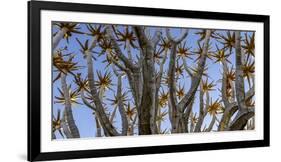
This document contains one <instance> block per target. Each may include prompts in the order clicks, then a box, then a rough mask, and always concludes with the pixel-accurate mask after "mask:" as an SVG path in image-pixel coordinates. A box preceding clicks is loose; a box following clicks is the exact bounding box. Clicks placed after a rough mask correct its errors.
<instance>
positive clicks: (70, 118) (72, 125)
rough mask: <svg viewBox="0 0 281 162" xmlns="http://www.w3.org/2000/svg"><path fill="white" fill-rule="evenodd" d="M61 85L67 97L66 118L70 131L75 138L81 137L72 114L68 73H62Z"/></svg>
mask: <svg viewBox="0 0 281 162" xmlns="http://www.w3.org/2000/svg"><path fill="white" fill-rule="evenodd" d="M61 86H62V90H63V94H64V98H65V119H66V122H67V124H68V127H69V131H70V133H71V135H72V137H73V138H80V134H79V130H78V128H77V126H76V124H75V121H74V118H73V114H72V109H71V102H70V96H69V89H68V88H67V84H66V75H65V74H63V73H61Z"/></svg>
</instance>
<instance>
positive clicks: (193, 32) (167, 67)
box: [52, 22, 255, 139]
mask: <svg viewBox="0 0 281 162" xmlns="http://www.w3.org/2000/svg"><path fill="white" fill-rule="evenodd" d="M52 34H53V36H52V42H53V44H52V48H53V49H52V51H53V54H52V66H53V67H52V69H53V71H52V79H53V81H52V82H53V84H52V88H53V98H52V101H53V105H52V112H53V115H52V116H53V117H52V139H69V138H91V137H92V138H98V137H111V136H141V135H159V134H161V135H167V134H175V133H201V132H220V131H237V130H243V131H249V130H255V31H236V30H224V29H200V28H180V27H162V26H139V25H116V24H97V23H80V22H52ZM159 138H161V137H159Z"/></svg>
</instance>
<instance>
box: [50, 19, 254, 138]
mask: <svg viewBox="0 0 281 162" xmlns="http://www.w3.org/2000/svg"><path fill="white" fill-rule="evenodd" d="M80 27H81V29H80V30H79V31H82V32H88V30H87V28H86V26H85V24H80ZM118 29H119V30H123V29H124V28H123V26H119V27H118ZM162 29H164V28H162ZM57 30H58V29H57V28H56V27H53V33H55V32H56V31H57ZM147 30H148V31H151V34H152V35H153V32H154V27H147ZM162 31H163V33H164V34H163V36H165V30H162ZM198 31H200V29H189V34H188V36H187V38H186V39H185V40H184V41H186V45H187V46H188V47H191V49H190V51H195V50H196V49H197V48H198V45H197V40H198V39H199V38H200V36H199V35H197V34H195V33H196V32H198ZM217 32H218V33H220V34H225V33H226V30H220V31H217ZM171 33H172V35H173V36H174V37H176V36H178V35H179V34H180V33H181V29H180V28H172V29H171ZM248 34H252V32H248ZM241 36H242V39H243V37H244V32H242V33H241ZM76 38H78V39H79V40H80V41H81V42H84V41H85V40H87V39H89V40H91V39H92V38H91V37H90V36H87V35H83V34H75V33H73V34H72V36H71V37H70V39H69V43H67V42H66V40H65V39H62V40H61V41H60V43H59V45H58V47H57V48H63V47H65V46H67V47H68V51H67V53H70V52H73V53H74V54H76V56H75V58H74V62H79V65H80V66H84V68H82V69H81V70H79V72H80V73H82V77H83V78H85V76H87V67H86V60H85V59H84V58H83V55H82V54H81V52H80V51H79V49H80V46H79V44H78V43H77V41H76V40H75V39H76ZM184 41H183V42H184ZM210 42H211V51H216V47H215V45H216V44H217V45H218V47H219V48H222V47H223V46H222V44H220V43H219V42H217V41H216V40H215V39H211V41H210ZM202 43H203V41H202V42H201V44H202ZM135 44H137V42H136V43H135ZM121 49H122V50H123V45H122V47H121ZM131 49H132V48H131ZM100 50H101V49H100V48H99V47H96V48H95V49H94V51H96V52H100ZM123 52H124V53H126V52H125V51H123ZM227 53H228V51H227ZM132 54H133V58H134V59H136V55H137V54H138V53H137V50H133V49H132ZM94 56H95V57H96V58H97V60H93V68H94V71H95V72H96V71H101V72H102V74H104V73H105V72H106V71H109V72H111V74H112V77H111V79H112V82H113V84H114V85H113V87H112V89H113V90H114V91H115V92H116V89H117V77H116V76H115V75H114V73H113V71H112V68H111V66H109V67H108V68H106V65H107V63H103V62H102V61H104V60H105V55H101V56H100V57H98V56H97V55H96V54H94ZM168 56H169V53H168ZM191 57H192V58H193V60H192V59H187V64H188V66H192V67H195V66H196V62H194V60H195V58H196V56H191ZM228 60H230V62H232V65H233V67H234V68H235V51H234V50H232V54H231V55H230V57H229V58H228ZM179 63H180V64H182V63H181V61H180V62H179ZM168 64H169V57H168V59H167V61H166V63H165V65H164V69H165V71H166V72H167V70H168ZM206 64H207V67H208V71H207V72H208V75H209V76H210V78H209V79H208V80H209V81H214V83H215V84H216V87H215V89H216V90H215V91H210V97H211V98H212V99H213V101H214V100H216V99H217V98H221V97H220V91H219V89H220V88H221V83H220V82H219V80H220V79H221V78H222V75H221V73H222V68H221V64H219V63H214V61H213V60H210V59H207V62H206ZM232 65H229V66H232ZM156 69H158V66H157V65H156ZM56 74H57V72H53V77H55V76H56ZM203 78H204V79H206V78H205V77H203ZM95 79H97V74H96V73H95ZM73 80H74V79H73V77H72V76H71V75H68V76H67V84H68V85H70V84H71V85H72V90H74V89H76V88H77V86H76V85H75V83H74V82H73ZM122 81H123V82H122V84H123V92H124V91H129V84H128V80H127V77H124V78H123V79H122ZM178 83H180V85H181V86H184V87H185V92H187V91H188V89H189V86H190V78H189V76H188V75H187V73H186V72H184V74H183V76H180V79H179V80H178ZM245 86H246V89H247V88H248V87H247V84H245ZM162 87H163V90H164V91H165V92H167V87H166V86H162ZM57 88H61V85H60V81H59V80H58V81H56V82H55V83H54V84H53V98H54V96H59V93H58V90H57ZM114 91H111V90H107V91H106V92H105V98H104V100H103V102H104V103H105V105H106V108H107V109H108V110H109V111H112V110H113V106H111V105H110V101H108V100H107V99H108V98H110V99H113V97H114V96H113V95H114V93H115V92H114ZM128 98H130V99H131V100H129V101H130V104H131V105H133V102H132V101H133V99H132V96H131V93H130V92H129V93H128ZM195 98H196V99H195V102H194V105H193V109H192V111H193V113H197V115H198V111H199V93H196V97H195ZM54 101H55V100H53V113H54V115H56V113H57V110H58V109H60V110H63V109H64V105H62V104H58V103H54ZM77 101H78V102H80V103H83V102H82V101H81V99H78V100H77ZM72 108H73V109H72V110H73V115H74V119H75V122H76V124H77V127H78V129H79V131H80V136H81V138H85V137H95V133H96V129H95V128H96V125H95V120H94V116H93V112H92V110H91V109H89V108H88V107H86V106H84V105H78V104H73V105H72ZM162 111H168V108H167V107H165V108H162ZM218 118H220V115H218ZM210 120H211V116H209V115H207V116H206V118H205V120H204V123H203V125H202V126H204V125H208V123H209V122H210ZM114 126H115V127H116V128H118V129H119V130H120V128H121V122H120V116H119V113H116V117H115V122H114ZM161 128H162V130H164V129H166V128H167V129H169V128H170V122H169V119H168V115H167V116H166V119H165V121H164V122H162V126H161ZM213 129H214V130H215V129H216V124H215V126H214V127H213ZM56 136H57V138H61V136H60V135H59V134H58V132H56Z"/></svg>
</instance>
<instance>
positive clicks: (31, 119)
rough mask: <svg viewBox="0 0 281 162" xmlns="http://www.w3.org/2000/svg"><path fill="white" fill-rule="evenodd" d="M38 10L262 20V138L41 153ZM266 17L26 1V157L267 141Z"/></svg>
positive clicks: (212, 147)
mask: <svg viewBox="0 0 281 162" xmlns="http://www.w3.org/2000/svg"><path fill="white" fill-rule="evenodd" d="M41 10H58V11H77V12H96V13H115V14H129V15H147V16H162V17H181V18H198V19H210V20H233V21H246V22H247V21H249V22H260V23H263V27H264V31H263V32H264V51H263V53H264V61H263V63H264V105H263V107H264V114H263V118H264V123H263V124H264V132H263V135H264V139H263V140H254V141H236V142H230V141H229V142H219V143H200V144H182V145H169V146H151V147H135V148H133V149H132V148H118V149H102V150H86V151H66V152H51V153H48V152H44V153H43V152H41V151H40V145H41V144H40V140H41V138H40V137H41V132H40V123H41V122H40V97H41V94H40V91H41V90H40V86H41V81H40V65H41V63H40V57H41V56H40V50H41V49H40V39H41V36H40V15H41V14H40V12H41ZM269 19H270V17H269V16H266V15H250V14H233V13H219V12H202V11H186V10H172V9H155V8H140V7H123V6H107V5H94V4H79V3H62V2H40V1H30V2H28V160H29V161H40V160H59V159H74V158H92V157H107V156H125V155H139V154H158V153H170V152H187V151H201V150H218V149H233V148H246V147H247V148H248V147H264V146H269V144H270V140H269V139H270V125H269V110H270V109H269V105H270V103H269V101H270V96H269V95H270V92H269V89H270V88H269V83H270V82H269V78H270V77H269V75H270V73H269V57H270V55H269V52H270V51H269Z"/></svg>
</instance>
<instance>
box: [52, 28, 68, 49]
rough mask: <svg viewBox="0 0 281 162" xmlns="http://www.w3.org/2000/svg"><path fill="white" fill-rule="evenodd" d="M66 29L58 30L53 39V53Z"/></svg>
mask: <svg viewBox="0 0 281 162" xmlns="http://www.w3.org/2000/svg"><path fill="white" fill-rule="evenodd" d="M67 30H68V29H67V28H62V29H60V30H59V31H58V32H57V34H56V35H55V36H54V37H53V47H52V48H53V51H54V50H55V49H56V48H57V46H58V45H59V43H60V41H61V39H62V38H63V36H64V35H65V33H66V32H67Z"/></svg>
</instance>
